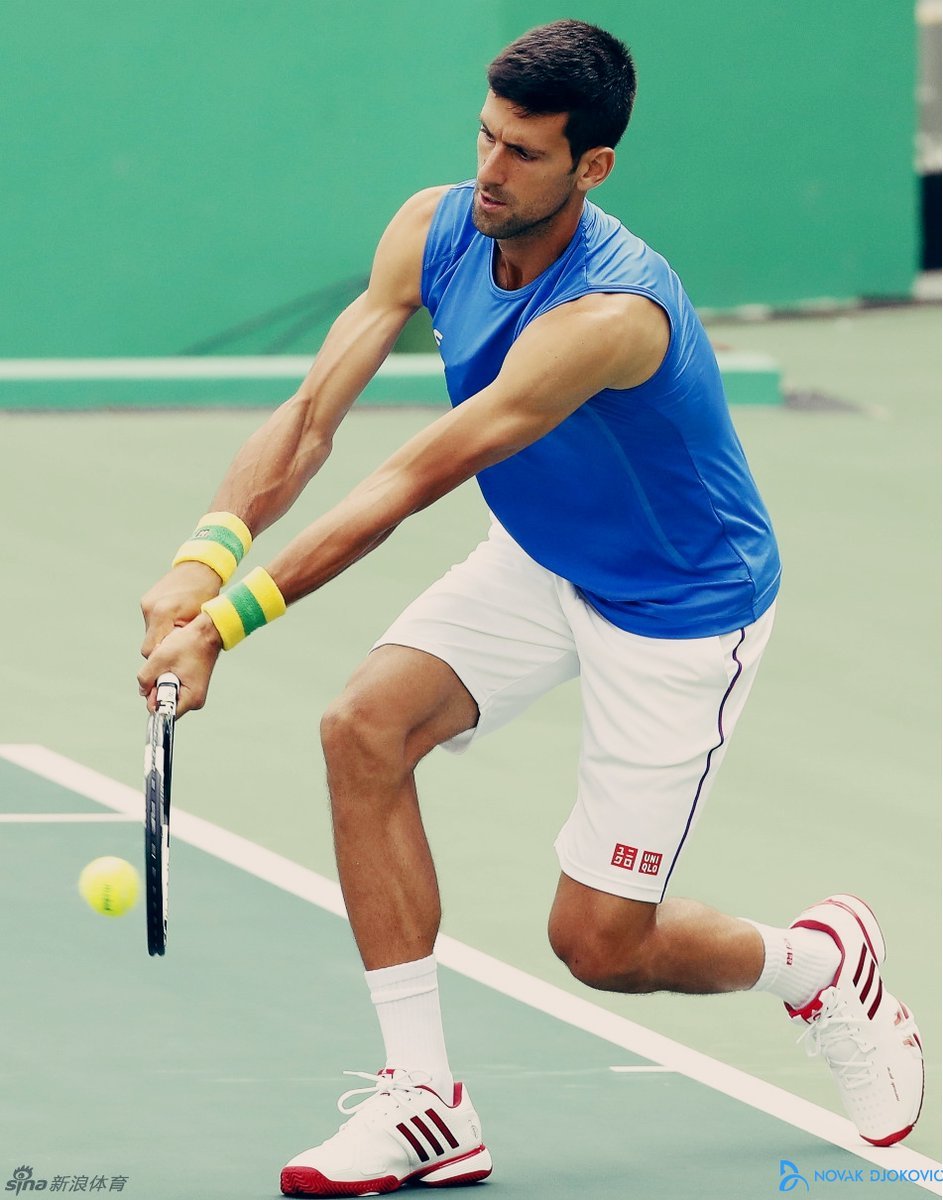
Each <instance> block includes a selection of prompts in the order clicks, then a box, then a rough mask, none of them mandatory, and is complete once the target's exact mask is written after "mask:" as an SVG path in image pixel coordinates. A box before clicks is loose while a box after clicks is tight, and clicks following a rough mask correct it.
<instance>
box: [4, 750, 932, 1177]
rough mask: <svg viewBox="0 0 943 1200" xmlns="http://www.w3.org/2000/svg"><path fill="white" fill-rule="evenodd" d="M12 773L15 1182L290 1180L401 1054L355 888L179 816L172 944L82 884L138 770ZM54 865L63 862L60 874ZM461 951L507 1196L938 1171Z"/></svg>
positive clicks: (10, 998) (118, 843) (27, 769)
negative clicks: (367, 986)
mask: <svg viewBox="0 0 943 1200" xmlns="http://www.w3.org/2000/svg"><path fill="white" fill-rule="evenodd" d="M0 788H2V794H3V796H4V798H5V803H4V808H5V809H8V806H9V804H10V802H11V801H13V800H14V799H15V801H16V803H17V805H18V808H19V811H18V812H17V813H16V814H12V813H11V812H10V811H7V812H6V813H5V814H4V822H3V825H4V829H3V840H4V845H5V847H6V855H5V858H6V859H7V864H6V869H5V871H4V874H3V885H2V886H3V890H4V892H5V897H4V901H5V902H4V904H3V906H2V911H3V914H4V916H3V923H4V925H5V926H6V928H5V930H4V937H3V944H4V945H6V946H8V947H9V946H12V945H14V944H16V942H17V940H18V938H19V923H20V922H22V921H23V920H24V919H28V920H29V924H30V929H31V940H32V942H33V949H32V952H31V953H30V955H29V958H28V960H27V962H25V963H20V964H15V963H10V967H11V968H12V969H10V970H8V971H7V972H6V973H5V976H4V982H3V985H2V992H3V1008H4V1012H5V1013H6V1014H7V1016H8V1024H7V1030H8V1035H9V1041H8V1047H7V1051H8V1052H7V1055H6V1059H7V1065H6V1070H5V1072H4V1075H5V1079H4V1082H5V1087H4V1089H3V1098H4V1099H3V1102H2V1106H3V1112H2V1122H0V1124H2V1128H3V1130H4V1142H5V1143H6V1147H7V1149H6V1154H7V1157H8V1158H9V1159H10V1178H11V1179H16V1178H17V1176H16V1168H17V1167H18V1166H21V1165H22V1166H26V1167H28V1168H29V1169H30V1171H31V1175H30V1176H29V1178H31V1179H32V1180H35V1181H36V1182H37V1184H38V1182H39V1181H40V1180H46V1181H47V1184H48V1185H49V1190H60V1191H71V1192H76V1191H86V1192H87V1191H89V1190H92V1191H98V1192H99V1193H101V1192H104V1191H106V1190H107V1191H109V1192H110V1191H113V1190H114V1191H123V1192H125V1193H127V1194H128V1195H129V1196H140V1197H148V1198H151V1197H153V1198H154V1200H157V1198H159V1197H161V1198H167V1200H172V1198H174V1197H189V1196H193V1195H200V1196H205V1197H212V1196H220V1197H223V1196H245V1197H266V1196H271V1195H274V1194H277V1190H278V1189H277V1186H276V1184H275V1181H276V1180H277V1169H278V1167H279V1166H280V1164H281V1160H282V1159H287V1158H289V1157H291V1156H292V1155H293V1154H294V1153H296V1152H297V1150H298V1149H299V1148H301V1147H303V1146H304V1145H305V1144H307V1143H308V1142H314V1141H318V1140H320V1137H321V1133H322V1131H323V1130H324V1129H325V1126H327V1127H329V1126H330V1124H331V1121H332V1117H331V1111H330V1099H331V1098H332V1097H333V1094H334V1092H335V1090H336V1085H338V1084H339V1083H340V1082H341V1079H340V1072H341V1071H343V1070H344V1069H349V1068H350V1067H351V1066H352V1065H356V1066H358V1067H363V1068H371V1066H372V1063H371V1062H369V1061H367V1062H365V1061H364V1054H365V1051H366V1052H372V1053H373V1054H374V1057H376V1055H378V1054H379V1053H380V1050H379V1047H378V1046H372V1047H365V1045H364V1041H363V1035H362V1032H361V1030H362V1028H363V1027H369V1019H370V1015H371V1014H370V1012H369V1011H368V1004H367V1003H366V1000H365V996H364V989H363V986H362V980H361V978H360V973H359V970H358V969H357V967H356V963H355V958H354V955H353V954H352V953H351V947H350V944H349V943H350V939H349V934H348V930H347V928H346V925H345V923H344V921H343V919H342V918H341V917H340V915H339V913H340V911H341V907H342V906H341V901H340V896H339V892H338V890H337V888H336V886H335V885H333V884H331V883H330V882H329V881H327V880H326V879H324V878H323V877H321V876H318V875H316V874H315V873H313V872H311V871H308V870H306V869H304V868H300V867H298V865H297V864H295V863H292V862H290V861H289V860H286V859H282V858H280V857H279V856H277V855H274V854H272V853H271V852H268V851H264V850H262V848H260V847H258V846H255V845H254V844H253V843H251V842H248V841H246V840H245V839H241V838H238V837H236V836H234V835H232V834H230V833H228V832H227V831H225V830H223V829H221V828H219V827H218V826H215V825H212V824H211V823H209V822H206V821H204V820H202V819H200V818H197V817H193V816H192V815H190V814H188V813H185V812H183V813H179V814H177V817H176V827H175V835H176V837H175V845H174V909H175V920H174V923H173V926H172V935H171V940H170V944H169V953H168V956H167V958H166V959H165V960H160V959H153V960H151V959H148V958H146V956H145V955H144V954H143V953H142V948H143V944H144V928H143V919H142V914H141V911H140V909H138V910H136V912H135V914H134V915H133V916H131V917H129V918H127V919H124V920H121V921H105V920H96V919H95V918H94V917H92V916H91V914H89V913H88V912H86V911H84V910H83V909H82V908H81V907H80V906H79V905H78V904H77V903H76V901H75V896H74V894H73V891H74V889H73V887H71V886H70V884H71V883H72V881H73V880H74V878H75V876H76V875H77V873H78V871H79V870H80V868H81V866H82V864H83V863H84V862H85V861H87V860H88V859H90V858H92V857H94V856H95V854H96V853H97V852H98V848H99V847H100V846H101V844H102V838H103V834H102V825H103V824H107V825H109V826H110V828H109V830H108V833H107V840H108V843H109V846H110V847H111V848H112V849H113V850H114V851H115V852H116V853H120V854H123V855H124V856H126V857H128V858H129V859H132V860H135V859H136V858H137V857H138V856H139V852H140V840H141V831H140V818H139V812H138V809H139V807H140V805H139V797H138V795H137V793H136V792H135V791H134V789H131V788H129V787H126V786H125V785H122V784H119V783H116V782H115V781H112V780H108V779H107V778H106V777H104V776H101V775H98V774H97V773H95V772H92V771H89V770H88V769H86V768H83V767H82V766H81V765H80V764H76V763H74V762H72V761H71V760H69V759H66V758H64V757H62V756H60V755H57V754H55V753H52V752H49V751H48V750H46V749H45V748H43V747H39V746H28V745H27V746H2V747H0ZM66 824H68V825H69V837H68V838H67V839H66V838H63V837H62V836H61V832H62V827H63V825H66ZM36 862H42V863H43V865H44V869H45V872H46V876H47V878H48V879H49V880H51V881H54V882H53V883H52V885H51V886H50V887H48V888H47V889H44V890H43V891H41V892H40V891H39V890H38V889H36V888H35V880H33V881H32V885H31V881H30V873H31V870H32V864H34V863H36ZM440 954H441V956H442V959H443V962H444V963H445V964H451V966H452V969H449V966H448V965H446V966H445V968H444V970H443V977H444V978H443V985H442V986H443V997H444V1003H445V1005H446V1007H447V1009H448V1010H449V1011H450V1013H451V1014H452V1017H451V1021H450V1034H451V1038H452V1057H453V1062H454V1064H455V1065H456V1067H457V1069H458V1073H459V1074H462V1075H465V1076H466V1077H468V1078H470V1079H472V1080H473V1081H474V1084H473V1086H474V1094H475V1098H476V1103H477V1105H478V1106H479V1108H480V1110H481V1111H483V1112H484V1114H485V1118H484V1119H485V1125H486V1137H487V1140H488V1143H489V1146H490V1147H491V1149H492V1153H493V1155H494V1157H495V1160H496V1163H497V1169H496V1172H495V1176H494V1180H493V1182H489V1183H488V1184H487V1185H485V1186H487V1188H488V1194H494V1195H496V1196H497V1195H500V1196H504V1197H508V1198H511V1197H515V1198H516V1197H521V1198H523V1197H533V1196H542V1197H543V1196H545V1197H548V1198H554V1197H568V1196H575V1195H588V1196H592V1197H598V1198H600V1200H607V1198H609V1197H612V1198H613V1200H615V1198H616V1197H620V1198H621V1197H623V1196H625V1195H626V1194H627V1193H629V1194H633V1195H642V1196H647V1197H658V1196H666V1197H672V1198H677V1197H688V1196H690V1197H692V1198H693V1197H698V1196H700V1197H717V1198H718V1200H719V1198H722V1197H732V1196H736V1197H741V1196H742V1197H748V1196H749V1197H753V1196H757V1197H759V1196H764V1195H773V1194H775V1193H776V1191H777V1190H780V1187H781V1184H782V1183H783V1181H787V1182H788V1181H789V1180H790V1179H791V1178H792V1176H793V1175H801V1176H802V1177H803V1178H804V1179H805V1180H806V1181H807V1182H809V1183H810V1185H811V1186H812V1187H815V1188H819V1187H825V1186H829V1185H834V1184H835V1183H838V1182H842V1183H844V1184H845V1185H846V1186H847V1185H848V1184H850V1183H857V1182H860V1183H861V1184H862V1185H863V1184H864V1183H865V1182H866V1181H867V1182H868V1183H869V1184H871V1185H872V1186H873V1185H875V1184H878V1183H880V1182H888V1183H890V1182H894V1186H895V1188H896V1189H897V1191H898V1192H899V1191H904V1192H905V1193H910V1194H916V1193H917V1192H919V1191H922V1190H927V1191H932V1192H934V1193H936V1194H939V1193H940V1191H941V1181H943V1169H940V1167H939V1165H938V1164H937V1163H935V1162H933V1161H932V1160H931V1159H928V1158H926V1157H924V1156H923V1155H920V1154H917V1153H915V1152H913V1151H911V1150H907V1149H903V1148H900V1147H898V1148H897V1149H893V1150H883V1151H881V1150H871V1149H869V1148H867V1147H865V1146H864V1145H860V1146H859V1144H858V1142H857V1139H856V1138H855V1135H854V1132H853V1131H852V1130H851V1127H850V1126H847V1123H846V1122H844V1121H843V1120H842V1119H840V1118H837V1117H833V1116H832V1115H831V1114H829V1113H827V1112H824V1111H816V1109H815V1107H814V1106H813V1105H810V1104H808V1103H807V1102H803V1101H798V1100H796V1099H795V1098H794V1097H792V1096H790V1095H789V1094H788V1093H780V1092H779V1090H778V1089H775V1088H770V1087H768V1086H767V1085H764V1084H762V1083H761V1082H760V1081H759V1080H751V1079H750V1077H749V1076H743V1077H742V1078H741V1077H740V1073H739V1072H733V1071H731V1070H730V1069H729V1068H724V1067H723V1066H722V1064H720V1063H715V1062H712V1061H711V1060H710V1059H707V1058H706V1057H705V1056H702V1055H699V1054H697V1053H696V1052H693V1051H690V1050H687V1049H686V1048H685V1047H681V1046H678V1045H677V1044H675V1043H671V1042H670V1041H668V1039H662V1038H658V1037H653V1036H652V1035H650V1034H649V1033H648V1031H646V1030H644V1029H641V1028H639V1027H636V1026H633V1025H632V1024H631V1023H630V1022H627V1021H624V1020H621V1019H620V1018H616V1017H613V1016H612V1015H611V1014H609V1013H606V1012H605V1011H604V1010H596V1009H595V1006H594V1005H592V1004H589V1003H585V1002H581V1001H578V1000H577V1001H574V999H573V998H572V997H570V996H569V995H567V994H566V993H563V992H559V993H557V990H556V989H554V988H553V987H552V986H550V985H547V984H545V983H542V982H541V981H539V980H537V979H534V978H533V977H530V976H527V975H526V974H525V973H523V972H520V971H517V970H515V969H514V968H511V967H508V966H507V965H506V964H502V963H499V962H497V961H496V960H494V959H489V958H488V957H487V956H485V955H481V954H479V953H476V952H474V951H472V950H470V948H468V947H465V946H463V945H462V944H461V943H458V942H454V941H453V940H452V939H448V938H446V939H444V942H443V944H442V946H441V947H440ZM509 993H510V994H509ZM633 1046H644V1047H645V1048H648V1047H651V1048H652V1049H653V1051H654V1052H655V1054H656V1055H657V1057H656V1058H655V1059H654V1060H653V1059H650V1058H646V1057H643V1056H641V1055H640V1054H637V1053H633V1052H632V1049H631V1047H633ZM692 1076H694V1077H695V1078H692ZM698 1078H701V1079H703V1080H704V1081H705V1082H698V1081H697V1079H698ZM731 1093H733V1094H731ZM737 1095H740V1096H742V1097H743V1099H737V1098H735V1096H737ZM773 1114H779V1115H773ZM846 1126H847V1127H846ZM811 1129H817V1130H818V1131H819V1132H820V1133H824V1134H825V1135H826V1136H825V1137H822V1136H816V1134H815V1133H813V1132H811V1131H810V1130H811ZM836 1143H839V1144H836ZM842 1144H844V1145H845V1146H848V1147H851V1148H853V1152H852V1150H849V1149H844V1148H842ZM13 1160H16V1162H14V1161H13ZM0 1171H2V1165H0ZM902 1172H903V1173H904V1178H905V1180H911V1179H913V1180H920V1181H922V1183H916V1182H915V1183H911V1182H901V1178H900V1177H901V1173H902ZM54 1182H55V1183H57V1184H59V1185H61V1186H58V1187H53V1186H52V1185H53V1183H54ZM793 1186H801V1182H800V1181H798V1180H797V1181H796V1183H795V1184H794V1185H793ZM11 1190H13V1189H11Z"/></svg>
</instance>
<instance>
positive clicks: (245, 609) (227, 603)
mask: <svg viewBox="0 0 943 1200" xmlns="http://www.w3.org/2000/svg"><path fill="white" fill-rule="evenodd" d="M285 607H286V606H285V600H284V598H283V596H282V594H281V592H280V591H279V590H278V588H277V587H276V585H275V581H274V580H273V579H272V577H271V575H269V573H268V571H265V570H263V569H262V567H256V568H255V570H254V571H250V572H249V574H248V575H247V576H246V577H245V579H244V580H243V581H242V583H237V584H234V585H233V587H231V588H227V589H226V591H225V592H222V593H221V594H220V595H219V596H217V597H215V599H213V600H207V602H206V603H205V604H204V605H203V606H202V611H203V612H205V613H206V615H207V616H208V617H209V619H210V620H211V621H212V622H213V624H214V625H215V626H216V629H217V631H218V632H219V636H220V637H221V638H222V641H223V649H224V650H231V649H232V648H233V646H238V645H239V643H240V642H241V641H242V639H243V638H245V637H248V636H249V634H250V633H252V632H253V630H256V629H259V628H260V627H261V626H262V625H268V624H269V622H271V621H274V620H275V618H276V617H280V616H283V615H284V612H285Z"/></svg>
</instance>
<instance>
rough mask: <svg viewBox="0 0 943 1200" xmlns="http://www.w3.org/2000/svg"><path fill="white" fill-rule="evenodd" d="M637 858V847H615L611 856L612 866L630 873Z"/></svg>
mask: <svg viewBox="0 0 943 1200" xmlns="http://www.w3.org/2000/svg"><path fill="white" fill-rule="evenodd" d="M637 857H638V846H622V845H617V846H616V848H615V850H614V851H613V854H612V866H614V867H621V868H622V869H623V871H631V870H632V869H633V868H634V866H635V860H636V858H637Z"/></svg>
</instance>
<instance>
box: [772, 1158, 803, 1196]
mask: <svg viewBox="0 0 943 1200" xmlns="http://www.w3.org/2000/svg"><path fill="white" fill-rule="evenodd" d="M779 1174H780V1180H779V1190H780V1191H781V1192H791V1191H793V1190H794V1189H795V1188H797V1187H798V1186H799V1184H800V1183H804V1184H805V1190H806V1191H809V1181H808V1179H806V1177H805V1176H804V1175H800V1174H799V1168H798V1167H797V1166H796V1164H795V1163H793V1162H790V1161H789V1159H788V1158H781V1159H780V1160H779Z"/></svg>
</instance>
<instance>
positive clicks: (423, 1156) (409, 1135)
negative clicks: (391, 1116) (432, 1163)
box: [396, 1121, 429, 1162]
mask: <svg viewBox="0 0 943 1200" xmlns="http://www.w3.org/2000/svg"><path fill="white" fill-rule="evenodd" d="M396 1128H397V1129H398V1130H399V1132H400V1133H401V1134H402V1135H403V1137H404V1138H405V1139H406V1141H407V1142H409V1144H410V1146H412V1148H413V1149H414V1150H415V1151H416V1153H417V1154H418V1155H419V1161H420V1162H428V1161H429V1155H428V1153H427V1152H426V1150H425V1148H424V1146H423V1145H422V1143H421V1142H420V1141H419V1139H418V1138H417V1137H416V1135H415V1134H414V1133H413V1131H412V1130H411V1129H410V1128H409V1126H408V1125H404V1124H403V1123H402V1121H401V1122H400V1123H399V1125H397V1126H396Z"/></svg>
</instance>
